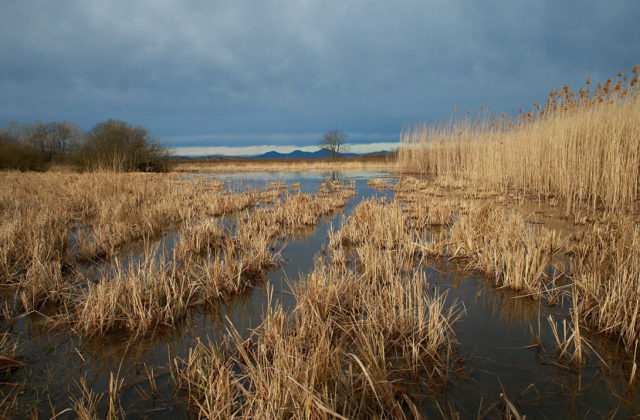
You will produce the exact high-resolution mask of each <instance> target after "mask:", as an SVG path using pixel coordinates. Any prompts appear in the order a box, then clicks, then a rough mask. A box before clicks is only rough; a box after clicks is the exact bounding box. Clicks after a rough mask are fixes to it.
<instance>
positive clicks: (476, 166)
mask: <svg viewBox="0 0 640 420" xmlns="http://www.w3.org/2000/svg"><path fill="white" fill-rule="evenodd" d="M608 86H609V87H607V85H605V86H604V87H602V86H600V87H599V88H598V89H597V90H596V91H595V92H591V91H590V90H588V89H585V88H582V89H580V92H578V93H575V92H571V91H570V90H569V88H568V86H566V87H565V88H564V89H563V90H562V91H560V92H558V91H557V90H555V91H553V92H552V93H551V94H550V96H549V99H548V101H547V104H546V106H545V107H544V108H541V109H539V110H538V109H536V110H533V111H529V112H527V113H526V114H521V115H520V116H518V117H517V118H511V117H510V118H506V117H502V118H494V119H490V118H489V116H488V115H485V116H483V117H482V118H481V119H480V120H477V121H474V120H470V119H461V120H456V121H453V122H447V123H446V124H441V125H439V126H438V125H434V126H427V125H426V124H423V125H416V126H413V127H409V128H407V129H406V130H405V131H404V132H403V133H402V135H401V139H402V146H401V148H400V150H399V168H400V170H403V171H407V172H419V173H430V174H436V175H446V176H451V177H455V178H458V179H464V180H465V181H466V182H470V183H472V185H474V186H486V185H489V186H491V187H492V188H497V189H499V190H504V189H507V188H516V189H523V190H525V191H528V192H529V193H533V194H537V195H542V196H547V197H548V196H557V197H561V198H562V199H563V200H564V201H565V203H566V208H567V209H568V210H575V209H577V208H579V207H580V206H582V205H586V206H588V207H589V208H591V209H592V210H593V209H597V208H604V209H607V210H620V209H622V210H630V209H633V208H634V206H636V205H637V202H638V198H639V196H638V194H639V193H640V183H639V180H640V143H638V142H639V141H640V124H638V115H639V114H640V95H639V94H638V92H639V90H640V83H638V78H637V76H636V77H634V78H631V79H630V80H629V81H628V82H623V81H622V80H621V81H620V83H616V86H617V88H612V87H611V82H609V83H608Z"/></svg>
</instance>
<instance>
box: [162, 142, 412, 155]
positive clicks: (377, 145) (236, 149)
mask: <svg viewBox="0 0 640 420" xmlns="http://www.w3.org/2000/svg"><path fill="white" fill-rule="evenodd" d="M399 145H400V143H399V142H374V143H349V144H347V149H346V150H345V152H347V153H371V152H379V151H390V150H392V149H395V148H397V147H398V146H399ZM320 149H321V147H320V146H318V145H313V146H296V145H273V144H263V145H255V146H184V147H170V148H169V150H170V151H171V152H172V154H174V155H178V156H214V155H224V156H254V155H260V154H263V153H266V152H271V151H275V152H278V153H283V154H286V153H291V152H293V151H295V150H301V151H303V152H316V151H318V150H320Z"/></svg>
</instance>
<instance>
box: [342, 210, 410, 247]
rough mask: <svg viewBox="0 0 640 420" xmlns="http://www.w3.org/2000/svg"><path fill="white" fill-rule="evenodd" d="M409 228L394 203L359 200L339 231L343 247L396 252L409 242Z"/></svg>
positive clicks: (401, 212)
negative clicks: (364, 245) (356, 246)
mask: <svg viewBox="0 0 640 420" xmlns="http://www.w3.org/2000/svg"><path fill="white" fill-rule="evenodd" d="M410 236H411V235H410V234H409V225H408V223H407V219H406V217H405V215H404V214H403V211H402V208H401V207H400V205H399V204H398V203H397V202H395V201H394V202H391V203H389V204H386V203H382V202H379V201H377V200H375V199H369V200H365V201H362V202H361V203H360V204H358V205H357V206H356V208H355V209H354V210H353V212H352V214H351V216H349V219H348V221H347V222H346V223H345V225H344V227H343V228H342V229H341V230H340V232H339V238H340V242H341V243H342V244H343V245H351V246H353V245H360V244H364V243H371V244H372V245H373V246H375V247H377V248H383V249H396V248H398V247H401V246H404V245H406V244H407V243H409V242H410V240H409V239H408V238H410Z"/></svg>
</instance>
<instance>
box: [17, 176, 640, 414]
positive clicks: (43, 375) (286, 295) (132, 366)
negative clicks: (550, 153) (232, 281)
mask: <svg viewBox="0 0 640 420" xmlns="http://www.w3.org/2000/svg"><path fill="white" fill-rule="evenodd" d="M197 176H198V177H202V176H207V177H208V176H210V177H215V178H217V179H220V180H222V181H225V182H226V181H229V182H230V183H231V185H234V184H239V183H240V184H247V185H257V186H260V185H266V184H267V183H270V182H274V181H285V182H286V183H287V184H291V183H296V182H300V190H301V192H303V193H313V192H316V191H317V190H318V186H319V184H320V182H322V181H324V180H327V179H339V180H343V181H350V180H355V183H356V189H357V193H358V195H357V196H356V197H355V198H353V199H351V200H350V201H349V202H348V203H347V205H346V206H345V208H344V210H343V212H342V213H340V214H337V215H334V216H331V217H325V218H324V219H323V220H322V221H321V222H320V223H319V224H318V225H317V226H316V227H314V228H313V229H309V230H307V231H304V232H301V233H299V234H298V235H296V236H295V237H293V238H290V239H288V241H287V242H286V243H285V244H284V248H283V250H282V257H283V260H282V264H281V265H280V266H277V267H275V268H273V269H271V270H270V271H269V273H268V276H267V280H266V281H265V282H263V283H261V284H258V285H256V287H254V288H253V289H251V290H250V291H249V292H248V293H246V294H244V295H242V296H238V297H235V298H233V299H232V300H230V301H228V302H226V303H220V304H216V305H211V306H208V307H206V308H200V309H199V310H196V311H192V312H191V313H190V314H189V315H188V316H187V317H186V318H185V319H184V320H182V321H181V322H180V323H179V324H178V326H177V327H176V328H172V329H167V330H166V331H160V332H159V333H157V334H155V335H154V336H153V337H151V338H144V339H141V340H136V341H129V340H128V339H127V337H126V336H124V335H118V334H110V335H107V336H106V337H102V338H100V339H89V338H82V337H79V336H78V335H77V334H76V333H75V332H71V331H61V330H56V329H54V330H52V329H50V328H48V327H46V326H45V325H47V324H45V323H43V322H42V316H41V315H39V314H30V315H28V316H23V317H21V318H19V319H18V320H17V321H16V322H15V324H14V325H12V326H11V327H10V328H11V329H12V333H13V334H14V336H15V337H17V338H18V344H19V347H18V355H19V360H20V362H22V363H23V364H24V365H23V366H22V367H20V368H17V369H15V370H14V371H12V372H11V373H10V375H9V377H8V380H9V381H10V382H12V383H20V384H22V386H23V387H24V391H23V392H22V394H21V395H20V396H19V400H18V401H19V404H20V414H19V416H20V417H30V416H34V415H36V414H37V415H39V416H40V417H42V418H49V417H52V416H55V415H57V416H58V417H57V418H73V417H74V414H73V412H72V411H71V410H67V409H68V408H69V407H71V405H72V399H74V398H79V397H80V391H79V385H80V381H81V379H82V380H83V381H85V382H86V385H87V388H89V389H93V390H94V392H96V393H98V394H100V393H103V392H106V391H107V390H108V386H109V379H110V376H111V375H112V374H113V375H116V374H117V375H118V377H119V378H121V379H123V380H124V384H123V387H122V391H121V393H120V401H121V405H122V408H123V410H124V412H125V413H126V416H127V418H178V417H179V418H184V417H190V416H191V414H190V412H189V410H188V407H187V406H186V405H185V401H184V398H182V397H180V396H177V395H175V394H174V381H173V379H172V376H171V372H170V365H171V360H172V359H173V358H176V357H178V358H183V359H184V358H186V357H187V355H188V354H189V350H190V348H192V347H193V346H194V345H195V343H196V342H197V340H201V341H203V342H207V341H214V342H216V341H218V340H220V338H221V337H222V336H223V335H225V334H227V331H228V329H229V328H234V329H236V330H238V331H239V332H240V333H241V334H242V335H247V334H248V333H249V331H250V330H251V329H252V328H255V327H257V326H258V325H259V324H260V322H261V319H262V315H263V313H264V312H265V310H266V309H267V305H269V304H272V305H274V304H282V305H283V306H284V308H285V309H286V310H291V309H292V308H293V306H294V305H295V299H294V297H293V296H292V294H291V293H290V287H291V285H292V284H295V282H297V281H299V280H300V279H301V278H303V277H304V276H305V275H306V274H307V273H309V272H310V271H311V270H312V268H313V264H314V257H315V256H316V255H317V254H318V253H320V252H321V250H322V249H323V246H326V244H327V233H328V230H329V229H331V228H334V229H337V228H339V227H340V224H341V222H342V220H343V218H344V217H346V216H348V214H349V213H350V212H351V211H352V210H353V208H354V207H355V206H356V205H357V203H359V202H360V201H361V200H364V199H368V198H371V197H376V198H383V197H385V198H386V199H392V198H393V191H392V190H385V191H378V190H375V189H373V188H371V187H369V186H367V181H368V180H369V179H371V178H380V177H389V175H388V174H387V173H385V172H376V171H373V172H372V171H359V172H358V171H355V172H304V173H303V172H282V173H278V172H251V173H229V174H224V173H223V174H220V173H216V174H204V173H200V174H197ZM186 177H187V178H188V177H189V176H186ZM390 180H391V181H392V182H395V180H394V179H393V178H392V177H390ZM157 246H159V247H163V248H165V249H166V248H170V247H171V246H172V238H171V235H167V236H166V237H164V238H159V239H158V244H157ZM130 252H133V254H132V255H135V250H134V251H130ZM139 252H140V251H139V250H138V253H139ZM421 269H423V270H425V271H426V273H427V275H428V280H429V283H430V284H432V285H434V286H437V287H438V288H439V289H440V290H448V295H447V299H448V300H449V301H450V302H452V303H453V302H454V301H457V302H458V303H459V304H460V305H461V306H462V307H463V308H464V315H463V316H462V318H461V319H460V320H459V321H458V322H457V323H456V324H455V326H454V331H455V335H456V341H457V343H456V344H455V345H454V350H455V358H456V360H457V362H456V364H455V369H454V372H452V373H451V374H450V375H449V382H448V383H447V384H444V385H441V386H438V387H435V388H433V389H430V390H428V392H425V395H424V397H423V398H422V399H421V400H420V401H419V408H420V409H421V410H422V412H423V413H424V415H425V416H427V417H429V418H440V417H443V416H444V417H448V416H453V415H455V414H459V415H460V416H461V418H469V417H476V416H484V415H486V416H487V417H489V418H494V417H501V415H502V414H501V413H505V406H504V401H505V399H504V398H502V399H501V398H500V395H503V396H506V398H507V399H508V400H509V401H511V402H512V403H513V404H514V405H515V407H516V408H517V409H518V410H519V412H520V413H521V414H526V415H527V418H529V419H532V418H602V417H607V416H609V417H620V418H627V417H633V416H635V415H637V414H638V413H640V398H639V397H640V395H639V394H638V387H637V386H633V385H631V386H630V385H629V384H628V382H629V377H630V372H631V368H632V362H631V361H630V358H629V356H628V355H625V354H624V352H623V351H622V350H621V349H620V348H619V347H618V346H617V344H616V343H614V342H612V341H610V340H608V339H606V338H602V337H601V336H598V335H596V334H589V333H588V331H584V334H585V335H586V338H587V340H588V342H589V344H590V346H591V347H592V349H590V350H588V353H589V357H588V359H587V362H586V364H585V365H583V366H582V367H581V368H576V367H571V366H567V365H565V364H562V363H559V362H558V361H557V346H556V344H555V341H554V339H553V336H552V334H551V329H550V327H549V322H548V320H547V318H548V317H549V315H553V316H554V317H555V319H556V321H557V322H561V320H562V319H566V318H568V317H569V313H568V310H567V308H566V307H565V306H563V305H562V304H559V305H556V306H550V305H548V304H547V303H545V302H540V301H536V300H533V299H531V298H527V297H519V296H518V295H517V294H516V293H514V292H511V291H509V290H505V289H497V288H495V287H494V286H493V285H492V283H491V281H490V280H489V279H487V278H485V277H483V276H481V275H478V274H474V273H470V272H468V271H466V270H464V267H459V266H456V265H454V264H453V263H451V262H449V261H447V260H446V259H438V260H433V261H430V262H428V263H425V264H423V266H422V268H421ZM270 295H271V298H270ZM596 353H597V354H596ZM151 371H153V374H152V376H153V377H154V378H155V386H152V383H151V382H150V381H149V379H148V378H149V373H151ZM107 404H108V399H107V397H106V396H104V397H103V398H102V399H101V400H100V405H99V407H100V409H99V413H104V412H106V409H107ZM65 410H67V411H65Z"/></svg>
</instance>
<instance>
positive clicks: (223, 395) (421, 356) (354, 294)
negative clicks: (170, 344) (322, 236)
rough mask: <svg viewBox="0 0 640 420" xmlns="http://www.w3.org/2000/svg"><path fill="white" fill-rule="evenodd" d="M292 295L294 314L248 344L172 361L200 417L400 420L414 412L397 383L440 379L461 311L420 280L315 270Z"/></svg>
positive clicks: (265, 327) (268, 320) (273, 315)
mask: <svg viewBox="0 0 640 420" xmlns="http://www.w3.org/2000/svg"><path fill="white" fill-rule="evenodd" d="M295 293H296V297H297V302H298V303H297V305H296V308H295V310H294V312H293V313H292V314H289V315H287V314H285V313H284V312H283V310H282V308H281V307H278V308H276V309H275V310H271V311H270V312H269V313H268V314H267V316H266V317H265V319H264V320H263V323H262V325H261V326H260V327H259V328H258V330H256V332H255V334H254V336H253V337H252V338H251V339H250V340H249V341H243V340H241V339H240V338H239V336H238V335H237V334H233V335H232V342H233V345H232V346H224V347H221V348H215V347H213V346H211V345H209V346H204V345H202V344H199V345H198V346H196V348H195V349H193V351H192V352H191V353H190V356H189V358H188V359H187V360H186V361H184V362H182V363H180V362H179V361H178V363H177V376H178V378H179V387H181V388H182V389H185V390H186V391H187V392H188V395H189V396H190V402H191V404H192V406H193V407H194V408H195V409H196V410H197V411H198V413H199V415H201V416H204V417H208V418H211V417H219V416H228V415H230V414H235V415H239V416H245V417H269V416H277V417H290V418H303V417H304V418H308V417H321V418H323V417H325V416H327V415H330V416H337V417H339V418H368V417H370V416H372V415H379V414H381V413H384V415H385V416H388V417H394V418H403V417H405V416H407V415H409V413H412V411H411V410H412V409H415V406H414V403H413V402H412V399H411V395H409V394H408V393H407V392H408V391H407V390H405V389H404V388H402V387H400V386H399V383H398V382H397V380H398V379H400V378H407V377H413V378H414V379H416V380H417V378H419V377H422V378H423V379H426V378H429V377H431V378H435V377H440V376H441V375H444V374H445V372H446V370H447V365H448V363H449V361H448V358H449V352H450V348H449V345H450V344H449V343H450V339H451V334H452V331H451V324H452V323H453V322H454V321H455V319H457V316H458V315H459V311H458V309H457V308H456V307H455V306H454V307H449V309H445V304H444V296H443V295H439V294H433V295H432V294H430V293H428V292H427V288H426V279H425V278H424V276H423V275H422V276H420V275H418V276H417V277H414V278H406V279H401V278H400V277H396V279H395V281H394V282H393V284H392V285H385V284H381V283H379V282H375V281H368V280H366V279H364V278H363V277H360V276H359V275H358V274H357V273H356V272H353V271H351V270H344V269H336V268H335V267H328V266H326V265H325V264H323V263H321V262H319V263H318V265H317V266H316V268H315V270H314V271H313V272H312V274H311V275H310V276H309V277H308V278H307V280H306V281H305V282H304V283H303V284H301V285H300V286H299V287H298V288H297V289H296V292H295ZM424 375H426V376H424Z"/></svg>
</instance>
